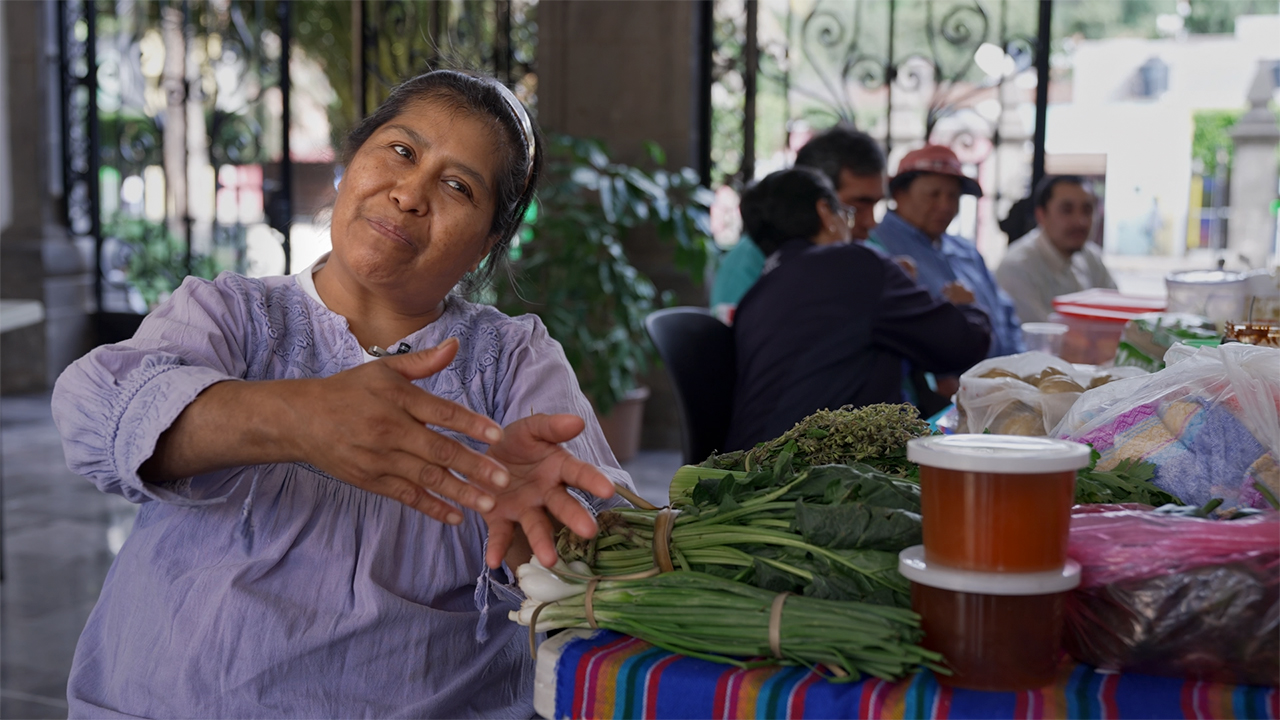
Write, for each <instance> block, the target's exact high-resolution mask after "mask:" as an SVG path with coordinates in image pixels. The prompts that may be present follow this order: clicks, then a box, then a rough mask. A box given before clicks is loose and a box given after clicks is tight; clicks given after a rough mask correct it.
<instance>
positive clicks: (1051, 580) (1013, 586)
mask: <svg viewBox="0 0 1280 720" xmlns="http://www.w3.org/2000/svg"><path fill="white" fill-rule="evenodd" d="M898 572H900V573H902V576H903V577H905V578H906V579H908V580H910V581H911V582H913V583H920V584H921V585H927V586H929V587H933V588H939V589H941V590H954V591H955V592H964V593H976V594H978V595H1052V594H1054V593H1060V592H1066V591H1068V590H1071V589H1072V588H1074V587H1076V586H1077V585H1079V584H1080V563H1077V562H1076V561H1074V560H1068V561H1067V564H1066V565H1064V566H1063V567H1062V569H1060V570H1046V571H1044V572H1028V573H997V572H977V571H974V570H957V569H955V568H951V567H947V566H945V565H939V564H938V563H932V564H930V563H928V562H926V561H925V559H924V546H923V545H913V546H911V547H909V548H907V549H906V550H903V551H902V552H900V553H898Z"/></svg>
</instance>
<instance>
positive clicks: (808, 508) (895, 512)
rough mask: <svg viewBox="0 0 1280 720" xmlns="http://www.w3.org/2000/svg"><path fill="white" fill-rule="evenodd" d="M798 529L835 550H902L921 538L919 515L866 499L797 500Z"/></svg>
mask: <svg viewBox="0 0 1280 720" xmlns="http://www.w3.org/2000/svg"><path fill="white" fill-rule="evenodd" d="M793 523H794V527H795V529H796V530H797V531H798V532H799V533H800V535H801V536H802V537H804V539H805V540H806V541H808V542H810V543H812V544H814V545H817V546H819V547H825V548H829V549H833V550H857V549H872V550H892V551H895V552H896V551H899V550H902V549H903V548H906V547H910V546H912V545H918V544H920V542H921V535H920V532H921V524H920V516H919V515H918V514H916V513H913V512H910V511H907V510H900V509H896V508H882V507H875V506H874V505H867V504H864V503H845V504H841V505H814V504H811V503H806V502H804V501H799V502H797V503H796V510H795V520H794V521H793Z"/></svg>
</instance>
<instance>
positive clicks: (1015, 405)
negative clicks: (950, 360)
mask: <svg viewBox="0 0 1280 720" xmlns="http://www.w3.org/2000/svg"><path fill="white" fill-rule="evenodd" d="M1144 372H1145V371H1144V370H1141V369H1139V368H1110V369H1100V368H1094V367H1093V366H1090V365H1072V364H1071V363H1069V362H1067V361H1066V360H1063V359H1062V358H1059V357H1055V356H1053V355H1049V354H1047V353H1041V352H1027V353H1020V354H1018V355H1006V356H1004V357H997V358H990V359H988V360H983V361H982V362H980V363H978V364H977V365H974V366H973V367H972V368H969V370H968V371H966V372H965V373H964V374H963V375H961V376H960V390H959V391H958V392H957V393H956V410H957V413H958V416H959V421H958V423H957V427H956V432H961V433H981V432H984V431H990V432H992V433H995V434H997V435H1033V436H1043V435H1048V434H1049V433H1050V432H1052V431H1053V429H1054V428H1055V427H1056V426H1057V425H1058V422H1059V421H1060V420H1061V419H1062V416H1063V415H1065V414H1066V412H1067V410H1068V409H1070V408H1071V406H1072V405H1073V404H1074V403H1075V401H1076V399H1077V398H1079V397H1080V394H1081V393H1082V392H1084V391H1085V390H1087V389H1088V388H1090V387H1097V386H1099V385H1102V384H1105V383H1107V382H1110V381H1112V380H1113V379H1116V378H1120V377H1132V376H1134V375H1139V374H1143V373H1144Z"/></svg>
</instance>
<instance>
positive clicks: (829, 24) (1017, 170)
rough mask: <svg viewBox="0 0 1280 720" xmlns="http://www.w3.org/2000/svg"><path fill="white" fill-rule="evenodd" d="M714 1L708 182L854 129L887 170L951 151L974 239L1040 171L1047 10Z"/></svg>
mask: <svg viewBox="0 0 1280 720" xmlns="http://www.w3.org/2000/svg"><path fill="white" fill-rule="evenodd" d="M711 2H712V23H713V28H714V29H713V38H712V47H711V49H710V53H711V61H710V65H711V73H710V78H709V82H710V85H711V86H710V87H709V88H707V92H708V93H709V95H710V97H711V123H710V125H711V134H712V138H711V143H710V148H711V153H710V157H709V158H708V159H707V164H706V168H705V170H706V172H705V176H706V177H705V179H706V180H707V181H709V182H712V183H714V184H717V185H719V184H728V185H730V186H736V187H740V186H741V185H742V184H743V183H745V182H747V181H750V180H751V179H753V178H756V177H759V176H761V175H763V174H765V173H767V172H769V171H771V170H775V169H779V168H781V167H783V166H786V165H788V164H789V163H790V161H791V160H792V159H793V158H794V151H795V150H796V149H797V148H798V147H799V145H802V144H803V142H804V140H806V139H807V137H808V136H809V134H811V133H812V132H813V131H814V130H816V129H821V128H823V127H826V126H829V125H832V124H834V123H836V122H846V123H852V124H853V125H855V126H856V127H858V128H859V129H861V130H863V131H865V132H867V133H869V134H871V135H872V136H873V137H876V138H878V139H880V140H881V143H882V146H883V148H884V150H885V152H886V155H887V156H888V157H889V162H890V167H893V166H894V164H896V162H897V159H898V158H899V157H900V156H901V155H902V154H903V153H905V152H906V151H908V150H910V149H912V148H914V147H918V146H920V145H922V144H924V143H925V142H932V143H941V144H946V145H949V146H951V147H952V148H953V149H954V150H955V151H956V153H957V155H959V157H960V158H961V160H962V161H963V162H965V163H966V164H968V165H970V166H971V167H972V168H973V170H974V171H975V172H976V174H977V175H978V177H979V179H980V181H981V182H982V184H983V186H984V188H986V190H987V198H985V199H984V200H983V201H982V202H981V203H979V205H978V206H977V207H969V208H967V212H968V217H967V218H966V217H965V213H964V211H962V220H967V225H968V226H967V227H966V228H965V229H966V230H967V232H966V234H968V235H969V236H970V237H974V236H975V235H976V236H978V237H979V241H980V242H981V238H982V235H983V229H984V228H986V227H987V226H988V225H993V224H994V217H995V216H997V215H998V216H1000V217H1003V216H1004V214H1005V213H1007V212H1008V209H1009V205H1011V204H1012V203H1013V202H1014V201H1015V200H1017V199H1018V198H1020V197H1022V196H1023V195H1024V194H1025V193H1026V191H1027V190H1028V188H1029V187H1030V185H1031V183H1032V181H1033V179H1038V177H1039V175H1040V174H1042V173H1043V166H1044V159H1043V147H1044V133H1043V127H1044V109H1045V106H1046V105H1047V92H1046V90H1047V86H1048V53H1047V52H1046V51H1045V50H1044V49H1045V48H1048V47H1049V24H1048V23H1049V13H1050V11H1051V9H1052V3H1051V2H1050V0H1041V1H1040V2H1039V3H1029V2H1019V1H1018V0H1013V2H1010V0H954V1H949V2H943V1H935V0H711ZM1032 109H1034V115H1032V116H1029V115H1030V113H1029V112H1028V111H1029V110H1032Z"/></svg>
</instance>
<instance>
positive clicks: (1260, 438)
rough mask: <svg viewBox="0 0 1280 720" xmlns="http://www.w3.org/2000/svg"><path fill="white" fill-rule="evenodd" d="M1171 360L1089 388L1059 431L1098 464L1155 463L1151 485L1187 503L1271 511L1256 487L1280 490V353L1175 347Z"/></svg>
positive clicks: (1258, 349)
mask: <svg viewBox="0 0 1280 720" xmlns="http://www.w3.org/2000/svg"><path fill="white" fill-rule="evenodd" d="M1165 362H1166V363H1168V365H1169V366H1168V367H1166V368H1165V369H1164V370H1161V371H1160V372H1157V373H1153V374H1150V375H1141V376H1138V377H1133V378H1129V379H1124V380H1117V381H1115V382H1113V383H1110V384H1108V385H1105V386H1102V387H1099V388H1096V389H1094V390H1090V391H1088V392H1086V393H1085V394H1084V395H1082V396H1080V399H1079V401H1078V402H1076V404H1075V405H1073V406H1072V407H1071V409H1070V411H1069V412H1068V413H1067V415H1066V416H1065V417H1064V418H1063V419H1062V424H1061V425H1059V426H1058V427H1057V429H1055V430H1054V433H1053V434H1054V435H1055V436H1057V437H1061V438H1066V439H1069V440H1075V441H1076V442H1083V443H1089V444H1090V445H1092V446H1093V449H1094V450H1096V451H1098V453H1099V454H1100V455H1101V458H1100V459H1099V460H1098V464H1097V468H1098V469H1099V470H1103V471H1105V470H1109V469H1111V468H1113V467H1115V466H1116V465H1117V464H1119V463H1120V462H1121V461H1123V460H1126V459H1136V460H1146V461H1148V462H1151V463H1153V464H1154V465H1155V466H1156V470H1155V476H1154V477H1153V478H1152V482H1153V483H1154V484H1155V485H1156V486H1157V487H1159V488H1160V489H1162V490H1165V491H1166V492H1169V493H1172V494H1173V495H1175V496H1177V497H1178V498H1180V499H1181V500H1183V501H1184V502H1187V503H1190V504H1193V505H1203V504H1204V503H1206V502H1208V501H1209V500H1210V499H1212V498H1222V499H1223V501H1224V502H1225V506H1226V507H1233V506H1251V507H1257V508H1261V507H1266V506H1267V503H1266V500H1265V499H1264V498H1263V496H1262V494H1261V493H1260V492H1259V491H1258V489H1257V486H1256V484H1261V485H1263V486H1265V487H1267V488H1270V490H1271V491H1272V492H1273V493H1280V465H1278V464H1277V462H1276V461H1277V458H1280V350H1277V349H1275V348H1265V347H1254V346H1249V345H1243V344H1239V343H1228V344H1225V345H1222V346H1220V347H1202V348H1192V347H1188V346H1185V345H1175V346H1174V347H1173V348H1171V349H1170V350H1169V352H1168V353H1167V354H1166V355H1165Z"/></svg>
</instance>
